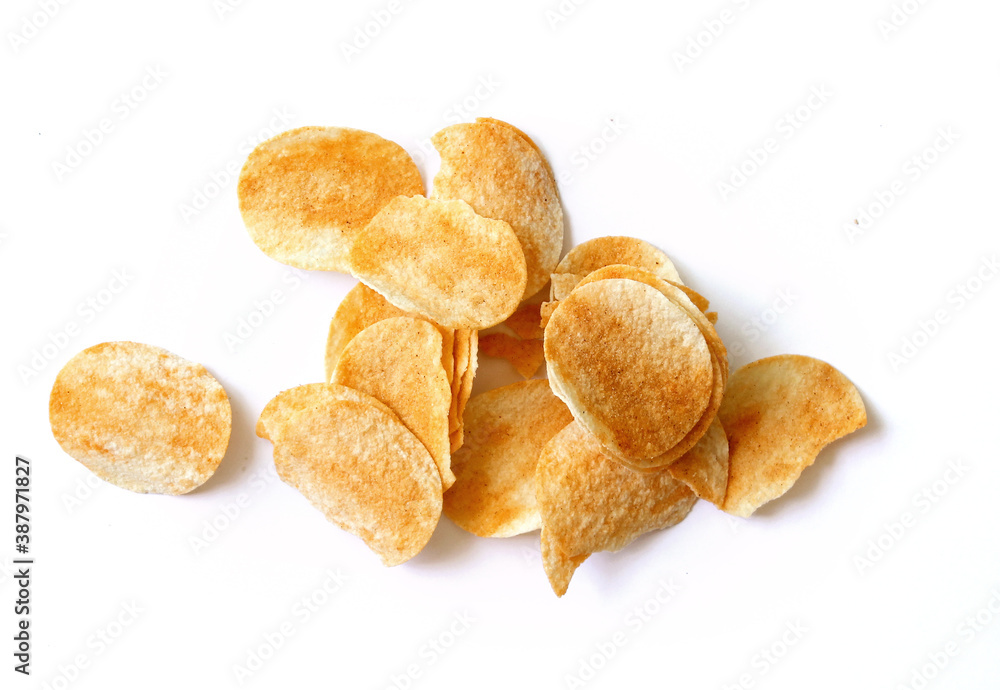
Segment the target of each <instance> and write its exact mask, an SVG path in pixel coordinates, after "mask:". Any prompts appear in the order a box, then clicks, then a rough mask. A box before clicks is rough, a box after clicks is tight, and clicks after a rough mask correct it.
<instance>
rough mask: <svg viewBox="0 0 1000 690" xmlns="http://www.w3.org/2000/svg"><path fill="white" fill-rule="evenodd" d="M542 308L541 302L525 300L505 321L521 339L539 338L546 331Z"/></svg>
mask: <svg viewBox="0 0 1000 690" xmlns="http://www.w3.org/2000/svg"><path fill="white" fill-rule="evenodd" d="M541 310H542V305H541V304H529V303H528V302H525V303H524V304H522V305H521V306H520V307H518V308H517V311H515V312H514V313H513V314H511V315H510V318H508V319H507V320H506V321H504V324H505V325H506V326H507V328H509V329H510V330H512V331H514V333H515V334H516V335H517V337H518V338H520V339H521V340H538V339H540V338H541V337H542V334H543V333H544V331H545V329H544V328H543V327H542V313H541Z"/></svg>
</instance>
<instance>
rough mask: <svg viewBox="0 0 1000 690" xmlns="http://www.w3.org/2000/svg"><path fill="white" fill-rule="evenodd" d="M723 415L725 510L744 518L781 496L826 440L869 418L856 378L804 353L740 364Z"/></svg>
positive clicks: (863, 423) (730, 387)
mask: <svg viewBox="0 0 1000 690" xmlns="http://www.w3.org/2000/svg"><path fill="white" fill-rule="evenodd" d="M719 419H720V420H721V422H722V425H723V426H724V427H725V429H726V433H727V435H728V436H729V484H728V489H727V491H726V499H725V502H724V503H723V505H722V509H723V510H725V511H726V512H727V513H732V514H733V515H738V516H740V517H749V516H750V515H751V514H752V513H753V512H754V511H755V510H756V509H757V508H759V507H760V506H761V505H763V504H764V503H767V502H768V501H771V500H773V499H775V498H777V497H778V496H781V495H782V494H784V493H785V492H786V491H788V489H790V488H791V486H792V484H794V483H795V481H796V480H797V479H798V478H799V475H800V474H801V473H802V470H804V469H805V468H806V467H809V465H811V464H813V462H814V461H815V460H816V456H817V455H818V454H819V451H821V450H822V449H823V448H824V447H825V446H826V445H827V444H829V443H831V442H833V441H835V440H837V439H838V438H840V437H842V436H845V435H847V434H849V433H851V432H852V431H856V430H857V429H860V428H861V427H863V426H864V425H865V424H866V423H867V421H868V417H867V414H866V413H865V404H864V401H863V400H862V399H861V394H860V393H859V392H858V389H857V388H855V387H854V384H853V383H851V381H850V380H849V379H848V378H847V377H846V376H844V375H843V374H842V373H841V372H840V371H838V370H837V369H835V368H834V367H832V366H830V365H829V364H827V363H826V362H823V361H820V360H818V359H814V358H812V357H804V356H802V355H778V356H776V357H767V358H765V359H759V360H757V361H756V362H751V363H750V364H747V365H746V366H744V367H741V368H740V369H738V370H737V371H736V372H735V373H734V374H733V377H732V379H730V381H729V388H727V389H726V395H725V397H724V398H723V400H722V407H721V408H720V410H719Z"/></svg>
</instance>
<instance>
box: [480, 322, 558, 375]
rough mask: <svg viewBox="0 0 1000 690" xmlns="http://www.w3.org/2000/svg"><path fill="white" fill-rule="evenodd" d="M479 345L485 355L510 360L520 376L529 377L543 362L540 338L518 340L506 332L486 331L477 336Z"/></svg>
mask: <svg viewBox="0 0 1000 690" xmlns="http://www.w3.org/2000/svg"><path fill="white" fill-rule="evenodd" d="M479 347H480V350H481V351H482V353H483V354H484V355H486V356H487V357H496V358H498V359H505V360H507V361H508V362H510V363H511V364H512V365H513V366H514V368H515V369H516V370H517V373H519V374H520V375H521V376H523V377H524V378H526V379H530V378H531V377H532V376H534V375H535V374H536V373H538V369H539V368H540V367H541V366H542V364H544V362H545V349H544V347H543V345H542V341H541V340H518V339H517V338H514V337H512V336H509V335H507V334H506V333H487V334H484V335H481V336H479Z"/></svg>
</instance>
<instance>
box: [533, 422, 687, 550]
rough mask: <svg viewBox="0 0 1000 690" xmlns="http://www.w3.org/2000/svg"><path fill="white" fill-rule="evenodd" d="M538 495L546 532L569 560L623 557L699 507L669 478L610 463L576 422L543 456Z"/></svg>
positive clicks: (679, 483) (540, 460) (589, 435)
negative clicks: (600, 554) (644, 537)
mask: <svg viewBox="0 0 1000 690" xmlns="http://www.w3.org/2000/svg"><path fill="white" fill-rule="evenodd" d="M535 490H536V495H537V498H538V505H539V508H540V509H541V511H542V529H543V532H544V533H546V534H548V537H549V538H550V539H551V540H552V542H553V543H554V544H556V545H558V546H559V549H560V550H561V551H562V552H563V553H564V554H566V555H567V556H578V555H582V554H588V553H594V552H596V551H618V550H619V549H622V548H624V547H625V546H627V545H628V544H630V543H631V542H632V541H634V540H635V539H636V538H637V537H638V536H640V535H641V534H645V533H646V532H650V531H652V530H658V529H663V528H665V527H670V526H673V525H676V524H677V523H678V522H680V521H681V520H683V519H684V518H685V517H686V516H687V514H688V513H689V512H690V511H691V508H692V507H693V506H694V504H695V501H697V497H696V496H695V495H694V492H692V491H691V490H690V489H689V488H688V487H687V486H686V485H685V484H684V483H683V482H680V481H677V480H676V479H674V478H673V477H671V476H670V475H669V474H668V473H666V472H657V473H654V474H639V473H636V472H633V471H631V470H630V469H628V468H627V467H624V466H622V465H621V464H620V463H618V462H617V461H615V460H613V459H612V458H610V457H608V456H607V455H606V454H605V453H604V452H603V449H602V448H601V444H600V443H598V441H597V439H595V438H594V437H593V436H592V435H591V434H589V433H587V431H586V429H584V428H583V427H582V426H580V425H579V424H578V423H576V422H573V423H572V424H570V425H568V426H567V427H566V428H565V429H563V430H562V431H560V432H559V433H558V434H556V435H555V436H554V437H553V438H552V440H551V441H549V443H548V444H547V445H546V446H545V448H544V449H543V450H542V454H541V456H540V457H539V459H538V468H537V471H536V489H535Z"/></svg>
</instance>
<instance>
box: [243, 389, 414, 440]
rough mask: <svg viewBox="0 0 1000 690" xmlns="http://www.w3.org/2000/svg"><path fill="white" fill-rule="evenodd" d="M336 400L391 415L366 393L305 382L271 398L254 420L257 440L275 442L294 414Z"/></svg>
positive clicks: (383, 404) (384, 406)
mask: <svg viewBox="0 0 1000 690" xmlns="http://www.w3.org/2000/svg"><path fill="white" fill-rule="evenodd" d="M338 400H346V401H348V402H356V403H361V404H364V405H372V406H374V407H377V408H379V409H380V410H382V411H383V412H388V413H389V414H391V415H393V416H395V413H394V412H393V411H392V410H390V409H389V408H388V407H387V406H386V405H385V403H383V402H381V401H380V400H377V399H376V398H373V397H372V396H370V395H368V394H367V393H362V392H361V391H358V390H355V389H353V388H348V387H347V386H341V385H339V384H336V383H307V384H305V385H304V386H296V387H295V388H289V389H288V390H284V391H282V392H281V393H278V394H277V395H276V396H274V397H273V398H271V401H270V402H268V403H267V405H265V406H264V409H263V411H262V412H261V413H260V417H259V418H258V419H257V426H256V429H255V431H256V432H257V435H258V436H260V437H261V438H266V439H267V440H268V441H270V442H271V443H278V442H280V441H281V436H282V435H283V434H284V433H285V429H287V428H288V423H289V422H290V421H291V419H292V417H294V416H295V415H296V414H298V413H299V412H301V411H302V410H305V409H308V408H310V407H315V406H316V405H323V404H326V403H329V402H337V401H338Z"/></svg>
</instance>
